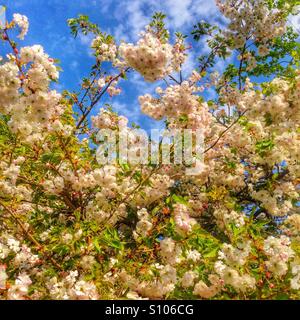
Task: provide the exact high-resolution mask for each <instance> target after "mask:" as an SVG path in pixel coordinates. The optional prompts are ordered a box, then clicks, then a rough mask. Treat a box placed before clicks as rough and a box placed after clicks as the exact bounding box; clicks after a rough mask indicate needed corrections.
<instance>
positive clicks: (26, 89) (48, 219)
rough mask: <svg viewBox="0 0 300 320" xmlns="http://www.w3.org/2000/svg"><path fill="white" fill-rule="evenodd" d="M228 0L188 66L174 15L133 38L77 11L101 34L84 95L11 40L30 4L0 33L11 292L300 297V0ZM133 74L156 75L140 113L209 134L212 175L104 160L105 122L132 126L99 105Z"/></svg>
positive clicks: (76, 23) (2, 213)
mask: <svg viewBox="0 0 300 320" xmlns="http://www.w3.org/2000/svg"><path fill="white" fill-rule="evenodd" d="M216 2H217V5H218V7H219V8H220V11H221V13H222V14H223V15H224V16H225V17H226V18H227V22H228V25H227V28H219V27H217V26H213V25H211V24H209V23H208V22H203V21H202V22H199V24H197V25H195V26H194V29H193V30H192V31H191V33H192V37H193V38H194V41H195V43H197V42H199V45H195V48H197V47H199V46H201V45H203V44H204V43H206V44H207V46H208V48H209V49H210V52H209V53H208V54H207V55H201V56H199V59H198V62H197V64H198V66H197V69H196V70H194V71H193V72H192V73H191V74H190V75H189V76H188V77H187V78H184V75H183V72H182V66H183V65H184V62H185V60H186V58H187V56H188V55H189V53H190V52H191V50H192V49H191V48H189V47H188V46H187V44H186V36H185V35H183V34H181V33H176V34H175V35H170V34H169V32H168V31H167V30H166V27H165V24H164V19H165V16H164V14H162V13H156V14H155V15H154V16H153V19H152V21H151V23H150V24H149V25H148V26H147V27H146V28H145V31H144V32H143V33H142V34H141V35H140V40H139V41H138V42H137V43H136V44H130V43H125V42H122V43H120V44H118V43H116V41H115V40H114V38H113V37H112V36H111V35H108V34H105V33H103V32H102V31H101V29H100V28H99V27H98V25H96V24H93V23H91V22H90V21H89V19H88V17H86V16H83V15H80V16H78V17H77V18H74V19H69V20H68V24H69V26H70V29H71V32H72V34H73V35H74V36H75V37H76V36H77V35H78V34H80V33H82V34H83V35H87V34H93V37H94V40H93V41H92V44H91V48H92V49H93V52H94V56H95V64H94V65H93V66H92V67H91V71H90V74H89V76H87V77H86V78H85V79H83V81H82V84H81V88H80V90H78V92H69V91H67V90H65V91H63V92H62V93H58V92H56V91H55V90H52V89H51V83H52V82H53V81H58V78H59V68H58V66H57V61H56V60H54V59H52V58H50V57H49V56H48V55H47V54H46V53H45V52H44V49H43V48H42V47H41V46H39V45H33V46H30V47H19V45H18V44H17V42H16V41H15V40H13V39H12V36H11V34H12V32H11V31H12V30H13V29H16V28H18V29H19V30H20V33H19V36H18V37H19V38H20V39H23V38H24V36H25V35H26V33H27V31H28V20H27V18H26V17H25V16H22V15H20V14H15V15H14V16H13V20H12V21H11V22H7V24H6V26H5V28H4V29H2V30H0V39H1V45H3V46H5V48H6V50H10V53H9V54H8V55H6V56H5V57H2V58H0V299H140V298H150V299H155V298H157V299H171V298H172V299H187V298H188V299H299V298H300V291H299V289H300V213H299V177H300V155H299V153H300V135H299V133H300V131H299V130H300V129H299V122H300V71H299V61H300V60H299V57H300V47H299V43H298V41H297V39H298V34H297V33H295V30H293V29H292V27H290V26H288V24H287V22H288V18H289V17H290V16H291V15H292V14H296V12H297V5H299V1H295V0H293V1H291V0H290V1H275V0H268V1H265V0H238V1H237V0H225V1H221V0H216ZM195 50H196V49H195ZM74 54H75V53H74ZM196 54H197V52H196ZM220 61H221V62H223V63H224V64H226V67H225V69H224V70H225V71H224V72H223V73H222V74H219V73H217V72H216V71H215V70H216V65H217V64H218V63H219V62H220ZM133 72H137V73H139V74H140V75H141V76H142V77H143V78H144V80H145V81H146V82H157V83H158V84H159V85H160V87H157V89H156V94H155V95H150V94H146V93H145V95H143V96H140V97H139V103H140V105H141V110H142V112H143V113H144V114H146V115H148V116H149V117H151V118H154V119H156V120H162V119H163V120H165V125H166V128H177V129H191V130H197V129H201V130H202V132H203V133H204V139H205V150H204V162H203V164H202V170H201V173H200V174H198V175H194V176H191V175H186V174H185V169H186V168H185V166H184V165H179V164H177V165H173V164H170V165H165V164H162V163H157V164H153V163H150V161H149V164H143V165H141V164H136V163H130V162H129V163H123V162H120V161H118V160H119V159H118V156H116V159H115V163H113V164H111V163H110V164H107V165H100V164H99V162H98V161H97V152H96V151H97V149H98V150H101V148H105V145H104V144H103V145H102V144H101V143H100V142H99V141H98V140H97V133H98V131H99V130H100V129H105V128H107V129H112V130H115V131H116V132H118V130H119V129H120V127H122V129H123V130H125V131H126V132H127V133H128V135H129V137H130V136H131V133H132V131H133V130H134V129H135V126H129V125H128V120H127V119H126V118H125V117H123V116H119V115H118V114H116V113H115V112H114V111H113V102H112V106H105V105H103V104H102V99H103V97H105V96H106V95H110V96H112V97H113V96H115V95H118V94H119V93H120V92H121V84H122V83H121V80H122V81H126V80H127V78H130V77H131V75H132V73H133ZM207 92H210V93H211V92H214V94H213V95H210V96H213V97H214V98H212V99H210V100H208V99H207V96H208V95H207ZM112 101H113V100H112ZM99 106H101V109H100V112H99V114H98V115H97V116H94V117H91V116H90V115H91V112H92V111H93V110H94V109H95V108H96V109H97V108H99ZM129 142H130V143H129V147H130V148H132V150H136V149H138V148H137V145H138V142H137V141H136V140H135V139H134V136H132V139H131V140H130V141H129ZM160 147H161V145H160ZM135 148H136V149H135ZM170 150H171V152H172V147H171V148H170Z"/></svg>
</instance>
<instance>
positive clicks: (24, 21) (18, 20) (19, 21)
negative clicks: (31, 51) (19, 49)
mask: <svg viewBox="0 0 300 320" xmlns="http://www.w3.org/2000/svg"><path fill="white" fill-rule="evenodd" d="M13 21H14V23H15V24H16V25H17V26H18V27H19V28H20V30H21V32H20V34H19V35H18V38H20V39H21V40H24V37H25V36H26V34H27V32H28V29H29V21H28V18H27V17H26V16H24V15H21V14H19V13H14V15H13Z"/></svg>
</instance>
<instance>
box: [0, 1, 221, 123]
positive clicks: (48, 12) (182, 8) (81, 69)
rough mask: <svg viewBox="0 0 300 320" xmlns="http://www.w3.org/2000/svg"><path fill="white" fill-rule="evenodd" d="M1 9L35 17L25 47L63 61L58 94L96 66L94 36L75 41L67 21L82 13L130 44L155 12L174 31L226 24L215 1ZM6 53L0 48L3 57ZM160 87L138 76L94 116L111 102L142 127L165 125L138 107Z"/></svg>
mask: <svg viewBox="0 0 300 320" xmlns="http://www.w3.org/2000/svg"><path fill="white" fill-rule="evenodd" d="M0 5H5V6H6V7H7V19H8V20H11V18H12V14H13V13H20V14H24V15H26V16H27V17H28V18H29V21H30V27H29V33H28V35H27V37H26V38H25V40H24V41H23V42H22V43H20V45H22V46H24V45H33V44H41V45H42V46H43V47H44V49H45V51H46V52H47V53H48V54H49V55H50V56H51V57H54V58H57V59H59V60H60V61H61V67H62V69H63V72H61V74H60V81H59V84H58V85H55V89H57V90H58V91H61V90H62V89H68V90H76V89H77V88H78V87H79V83H80V79H81V78H82V77H84V76H86V75H88V72H89V70H90V69H89V68H90V66H91V65H92V64H93V57H92V56H91V51H90V48H89V46H90V42H91V38H89V37H84V36H80V37H79V38H77V39H74V38H73V37H72V36H71V34H70V31H69V28H68V26H67V23H66V20H67V19H68V18H72V17H76V16H77V15H78V14H79V13H81V14H86V15H88V16H89V17H90V20H91V21H93V22H96V23H97V24H98V25H99V26H100V27H101V29H102V30H103V31H106V32H108V33H111V34H113V35H114V36H115V37H116V38H117V40H125V41H128V42H134V41H136V40H137V37H138V32H139V31H141V30H142V29H143V28H144V26H145V25H146V24H147V23H148V22H149V19H150V17H151V15H152V14H153V13H154V12H155V11H163V12H164V13H166V14H167V16H168V19H167V27H168V28H169V29H170V31H171V32H172V31H173V32H174V31H179V30H180V31H182V32H186V33H189V32H190V31H191V29H192V27H193V25H194V24H195V23H196V22H198V21H200V20H201V19H209V21H210V22H212V21H213V20H215V21H216V22H220V21H219V20H220V17H219V13H218V9H217V8H216V6H215V3H214V0H164V1H157V0H73V1H70V0H6V1H4V0H0ZM198 49H199V51H200V50H201V51H203V50H205V48H201V47H199V48H198ZM1 51H2V52H1ZM199 51H198V53H199ZM3 54H4V52H3V48H1V47H0V55H3ZM195 63H196V57H195V56H193V55H192V56H191V57H190V59H189V60H188V61H187V63H186V65H185V67H184V68H185V72H186V73H188V72H189V71H190V70H191V69H193V67H194V66H195ZM157 85H158V83H155V84H147V83H145V82H144V81H143V80H142V78H141V77H140V76H139V75H137V74H136V73H135V74H133V73H132V74H131V75H130V77H129V81H128V82H125V81H124V82H123V83H122V87H123V92H122V94H121V95H120V96H119V97H116V98H113V99H110V98H108V99H107V100H106V101H102V103H100V104H99V105H98V106H97V107H96V109H95V110H94V113H97V112H98V111H99V109H100V107H101V106H103V104H104V102H109V103H112V104H113V106H114V108H115V109H116V110H117V111H118V112H119V113H120V114H124V115H126V116H127V117H128V118H129V120H130V121H134V122H136V123H137V124H140V125H142V127H145V128H147V129H149V128H150V127H160V126H161V124H158V123H157V122H154V121H152V120H151V119H150V118H148V117H146V116H143V115H141V113H140V110H139V104H138V96H139V95H141V94H145V93H151V92H153V90H154V88H155V87H156V86H157Z"/></svg>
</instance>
